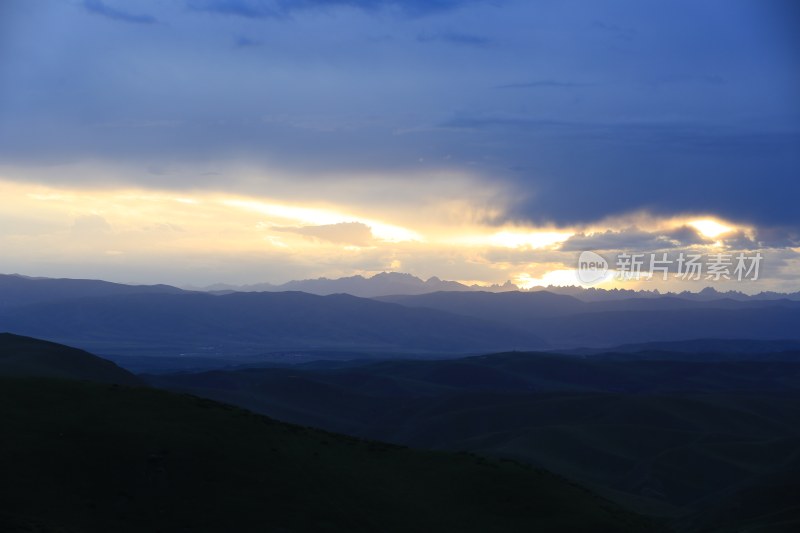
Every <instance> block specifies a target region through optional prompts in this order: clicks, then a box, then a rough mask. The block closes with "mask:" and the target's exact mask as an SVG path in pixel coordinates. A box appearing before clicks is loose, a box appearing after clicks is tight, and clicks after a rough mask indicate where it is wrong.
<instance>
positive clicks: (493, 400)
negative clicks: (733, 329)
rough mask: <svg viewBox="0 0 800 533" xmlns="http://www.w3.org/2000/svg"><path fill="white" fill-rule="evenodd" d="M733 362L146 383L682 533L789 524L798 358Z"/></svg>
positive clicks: (307, 373) (607, 358)
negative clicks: (564, 483)
mask: <svg viewBox="0 0 800 533" xmlns="http://www.w3.org/2000/svg"><path fill="white" fill-rule="evenodd" d="M741 357H742V356H741V354H740V356H739V357H738V358H736V359H735V360H732V361H728V360H725V357H724V354H703V356H702V357H701V358H699V360H697V356H696V354H691V353H668V352H646V353H617V354H602V355H596V356H592V357H587V358H581V357H568V356H563V355H548V354H539V353H506V354H496V355H490V356H478V357H469V358H464V359H458V360H447V361H388V362H380V363H364V362H361V363H357V362H353V363H349V364H339V365H332V364H330V363H327V364H323V363H316V364H308V365H300V366H295V367H289V368H262V369H255V368H254V369H241V370H235V371H215V372H203V373H197V374H175V375H162V376H151V377H150V378H149V379H150V380H151V381H152V382H153V383H156V384H158V385H159V386H162V387H166V388H171V389H174V390H178V391H191V392H193V393H194V394H198V395H202V396H206V397H209V398H216V399H219V400H224V401H227V402H231V403H235V404H238V405H242V406H246V407H248V408H250V409H253V410H255V411H258V412H262V413H265V414H268V415H271V416H275V417H277V418H280V419H282V420H287V421H293V422H296V423H303V424H309V425H314V426H317V427H322V428H326V429H329V430H335V431H340V432H344V433H349V434H353V435H357V436H361V437H365V438H375V439H379V440H383V441H389V442H394V443H399V444H405V445H410V446H415V447H421V448H428V449H441V450H469V451H473V452H478V453H481V454H487V455H494V456H497V457H507V458H513V459H515V460H519V461H524V462H526V463H528V464H531V465H535V466H539V467H542V468H546V469H548V470H550V471H554V472H556V473H558V474H560V475H563V476H565V477H567V478H569V479H572V480H574V481H576V482H578V483H580V484H582V485H584V486H589V487H591V488H592V489H593V490H595V491H598V492H600V493H601V494H602V495H604V496H606V497H608V498H611V499H614V500H615V501H617V502H618V503H620V504H622V505H624V506H627V507H628V508H631V509H636V510H637V511H639V512H642V513H652V514H654V515H657V516H662V517H669V518H670V520H671V521H672V522H673V523H674V524H676V525H677V526H680V530H681V531H692V532H694V531H731V529H730V526H731V525H735V524H736V521H735V520H732V519H730V517H729V516H728V515H726V513H728V512H730V511H732V510H733V509H734V508H735V510H736V516H741V517H742V523H747V524H749V525H750V526H751V527H753V530H754V531H755V530H758V531H761V529H755V528H756V526H760V527H765V528H766V527H767V526H770V527H773V525H775V524H777V525H780V524H783V523H786V524H788V525H787V526H786V528H787V529H785V530H786V531H792V530H793V529H792V528H797V527H800V516H799V515H798V508H797V506H796V502H798V501H800V482H797V481H796V480H797V479H798V478H793V477H792V476H790V475H788V474H787V473H786V469H787V468H788V465H797V460H798V459H800V353H798V352H781V353H779V354H774V356H768V357H767V356H764V354H757V355H756V356H755V359H754V360H742V359H741ZM759 491H760V492H762V493H764V494H775V495H777V494H782V496H781V497H774V498H758V499H754V498H752V497H751V495H752V494H754V493H758V492H759ZM782 491H783V492H782ZM745 519H746V520H745ZM775 527H777V526H775ZM781 527H783V526H781ZM795 530H796V529H795ZM764 531H783V530H782V529H764Z"/></svg>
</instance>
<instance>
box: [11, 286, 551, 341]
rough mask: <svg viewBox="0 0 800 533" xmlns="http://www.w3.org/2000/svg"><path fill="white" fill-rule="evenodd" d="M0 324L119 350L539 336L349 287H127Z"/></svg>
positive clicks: (15, 315) (31, 308) (31, 309)
mask: <svg viewBox="0 0 800 533" xmlns="http://www.w3.org/2000/svg"><path fill="white" fill-rule="evenodd" d="M0 330H6V331H11V332H15V333H18V334H22V335H30V336H35V337H40V338H46V339H49V340H55V341H58V342H64V343H67V344H71V345H75V346H80V347H82V348H85V349H90V350H92V351H94V352H97V353H101V354H105V353H119V351H120V350H133V351H136V349H137V347H138V348H141V349H142V350H144V351H147V352H148V353H152V354H161V355H168V354H172V355H175V354H176V353H187V352H193V353H195V354H200V355H213V354H223V355H224V354H225V353H239V354H241V353H262V352H265V351H270V350H302V349H306V350H309V349H347V350H358V349H360V350H390V351H391V350H394V351H403V350H406V351H422V352H438V353H457V352H471V353H479V352H484V351H487V350H495V349H536V348H540V347H543V346H544V342H542V340H541V339H539V338H538V337H537V336H536V335H534V334H532V333H529V332H526V331H522V330H519V329H516V328H514V327H510V326H506V325H503V324H500V323H497V322H492V321H490V320H483V319H477V318H472V317H465V316H462V315H455V314H452V313H446V312H443V311H438V310H433V309H412V308H408V307H404V306H401V305H397V304H391V303H385V302H378V301H375V300H370V299H365V298H357V297H355V296H350V295H347V294H338V295H331V296H316V295H311V294H306V293H302V292H278V293H269V292H263V293H232V294H227V295H219V296H217V295H211V294H206V293H177V294H168V293H166V294H159V293H142V294H126V295H115V296H105V297H95V298H75V299H70V300H60V301H55V302H44V303H38V304H31V305H26V306H20V307H16V308H13V309H10V310H6V311H0Z"/></svg>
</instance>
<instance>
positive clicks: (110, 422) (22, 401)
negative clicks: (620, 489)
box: [0, 378, 652, 532]
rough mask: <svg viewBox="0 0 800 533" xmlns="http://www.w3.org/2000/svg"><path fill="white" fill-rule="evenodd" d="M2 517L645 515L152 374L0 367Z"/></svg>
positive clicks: (450, 526)
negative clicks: (197, 394)
mask: <svg viewBox="0 0 800 533" xmlns="http://www.w3.org/2000/svg"><path fill="white" fill-rule="evenodd" d="M0 418H1V419H2V420H3V426H4V434H5V435H6V437H5V438H3V439H0V471H2V472H3V475H2V476H0V517H2V518H0V530H3V531H13V530H15V529H18V530H25V528H29V529H32V528H34V527H38V528H40V530H45V531H62V530H63V531H73V530H75V531H104V532H105V531H119V532H125V531H535V530H540V531H592V532H601V531H615V532H618V531H637V530H639V531H647V530H652V529H651V528H650V527H648V526H647V525H645V524H643V523H642V522H641V521H640V519H638V518H636V517H633V516H631V515H629V514H626V513H624V512H622V511H620V510H619V509H617V508H615V507H614V506H612V505H610V504H608V503H607V502H605V501H603V500H600V499H599V498H597V497H596V496H594V495H592V494H591V493H589V492H587V491H586V490H584V489H582V488H579V487H576V486H574V485H571V484H568V483H566V482H565V481H563V480H562V479H560V478H558V477H555V476H553V475H551V474H548V473H545V472H542V471H538V470H533V469H530V468H527V467H523V466H519V465H517V464H515V463H509V462H490V461H486V460H484V459H480V458H478V457H474V456H470V455H465V454H452V453H437V452H422V451H414V450H410V449H405V448H398V447H393V446H389V445H384V444H379V443H374V442H367V441H361V440H357V439H352V438H348V437H343V436H340V435H335V434H330V433H325V432H322V431H317V430H311V429H305V428H301V427H298V426H292V425H288V424H283V423H279V422H275V421H273V420H270V419H267V418H264V417H260V416H257V415H253V414H251V413H249V412H247V411H243V410H240V409H236V408H232V407H228V406H224V405H221V404H217V403H214V402H210V401H208V400H201V399H197V398H194V397H189V396H181V395H175V394H172V393H167V392H163V391H158V390H153V389H146V388H128V387H120V386H116V385H102V384H89V383H79V382H70V381H59V380H47V379H9V378H0Z"/></svg>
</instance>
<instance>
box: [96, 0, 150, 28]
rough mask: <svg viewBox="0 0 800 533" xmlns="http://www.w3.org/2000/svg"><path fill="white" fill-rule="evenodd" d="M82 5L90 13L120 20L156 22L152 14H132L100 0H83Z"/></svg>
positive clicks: (143, 22) (140, 22) (136, 22)
mask: <svg viewBox="0 0 800 533" xmlns="http://www.w3.org/2000/svg"><path fill="white" fill-rule="evenodd" d="M83 7H84V8H86V10H87V11H89V12H90V13H94V14H95V15H101V16H103V17H107V18H110V19H112V20H118V21H120V22H130V23H133V24H154V23H155V22H157V20H156V18H155V17H153V16H152V15H142V14H134V13H131V12H129V11H125V10H122V9H116V8H114V7H111V6H108V5H106V4H105V3H104V2H102V1H101V0H84V2H83Z"/></svg>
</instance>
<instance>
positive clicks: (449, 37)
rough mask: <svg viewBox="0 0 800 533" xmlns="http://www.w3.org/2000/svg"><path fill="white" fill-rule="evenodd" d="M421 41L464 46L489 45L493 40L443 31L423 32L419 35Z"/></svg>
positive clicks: (418, 38)
mask: <svg viewBox="0 0 800 533" xmlns="http://www.w3.org/2000/svg"><path fill="white" fill-rule="evenodd" d="M417 40H418V41H419V42H421V43H430V42H445V43H450V44H457V45H463V46H477V47H484V46H488V45H489V44H490V43H491V42H492V41H491V39H489V38H487V37H482V36H480V35H472V34H469V33H457V32H443V33H433V34H431V33H422V34H420V35H418V36H417Z"/></svg>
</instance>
